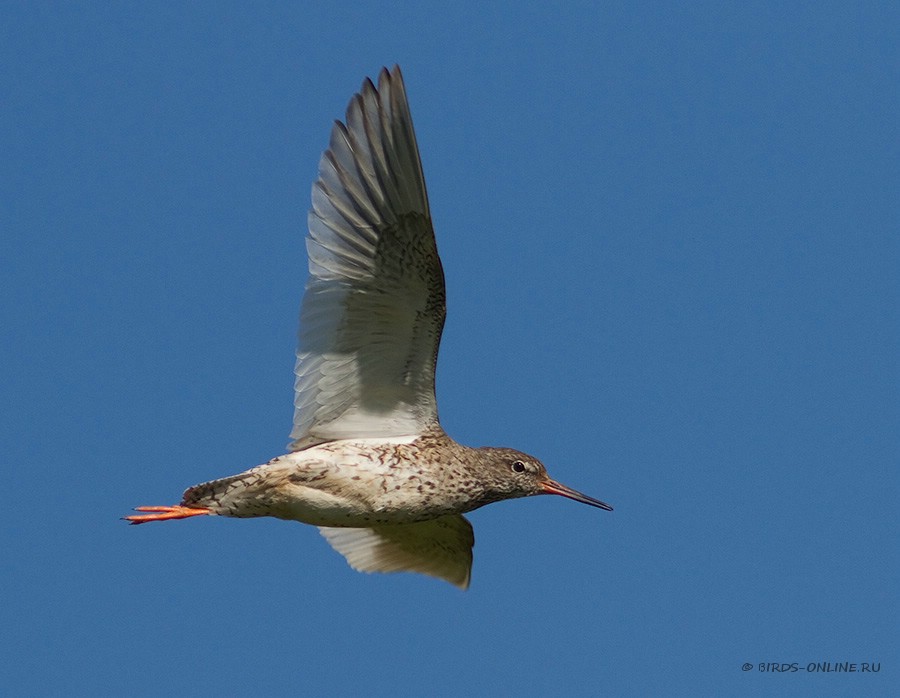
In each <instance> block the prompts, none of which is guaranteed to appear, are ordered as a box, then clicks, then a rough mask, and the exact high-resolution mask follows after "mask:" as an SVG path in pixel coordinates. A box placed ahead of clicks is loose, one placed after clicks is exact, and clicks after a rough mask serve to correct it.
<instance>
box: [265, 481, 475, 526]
mask: <svg viewBox="0 0 900 698" xmlns="http://www.w3.org/2000/svg"><path fill="white" fill-rule="evenodd" d="M461 505H462V503H457V502H455V501H452V500H450V501H440V502H438V501H436V498H435V497H433V496H431V495H429V494H427V493H425V492H419V491H417V490H413V491H410V492H400V491H397V490H393V491H392V490H387V491H383V490H382V491H376V492H373V491H372V490H371V489H368V490H367V489H362V488H360V490H359V491H354V490H352V489H347V488H345V491H344V492H341V493H335V492H329V491H325V490H322V489H318V488H314V487H309V486H305V485H300V484H289V485H285V486H282V487H281V488H279V491H278V492H277V493H272V496H271V498H270V499H269V501H268V502H267V506H266V509H267V511H266V514H265V515H267V516H274V517H276V518H279V519H288V520H291V521H302V522H303V523H307V524H312V525H314V526H342V527H369V526H373V525H378V524H401V523H414V522H416V521H426V520H428V519H434V518H437V517H438V516H443V515H444V514H449V513H456V512H459V511H461ZM249 515H251V516H252V515H253V514H249Z"/></svg>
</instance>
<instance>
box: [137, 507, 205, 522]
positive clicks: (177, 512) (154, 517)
mask: <svg viewBox="0 0 900 698" xmlns="http://www.w3.org/2000/svg"><path fill="white" fill-rule="evenodd" d="M134 510H135V511H154V512H157V513H155V514H147V515H146V516H126V517H125V520H126V521H130V522H131V523H133V524H142V523H147V522H148V521H168V520H169V519H186V518H188V517H191V516H203V515H204V514H211V513H212V512H211V511H210V510H209V509H192V508H191V507H182V506H175V507H135V508H134Z"/></svg>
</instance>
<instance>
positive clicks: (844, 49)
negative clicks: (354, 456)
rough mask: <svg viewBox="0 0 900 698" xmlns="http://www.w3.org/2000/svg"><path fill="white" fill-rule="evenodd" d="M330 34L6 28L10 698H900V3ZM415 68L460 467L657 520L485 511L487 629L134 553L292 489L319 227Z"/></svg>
mask: <svg viewBox="0 0 900 698" xmlns="http://www.w3.org/2000/svg"><path fill="white" fill-rule="evenodd" d="M307 5H310V6H307ZM312 5H313V4H312V3H264V4H263V3H260V4H256V3H220V2H215V3H212V2H210V3H202V2H199V3H190V4H189V5H188V6H185V7H180V6H176V5H175V4H169V3H140V4H124V3H123V4H115V5H113V4H107V3H96V4H92V3H83V4H81V5H74V4H67V5H63V4H61V3H38V2H36V3H20V4H15V5H13V6H10V5H6V6H5V7H4V9H3V10H2V11H0V12H2V15H0V56H2V64H3V66H4V70H3V71H2V72H0V92H2V95H3V99H2V101H3V107H2V109H0V149H2V157H0V197H2V199H0V203H2V210H0V230H2V234H0V265H2V277H3V288H4V291H3V293H2V295H0V310H2V323H0V327H2V329H0V332H2V336H3V341H2V342H0V381H2V396H3V401H4V403H5V409H4V419H3V420H2V421H0V437H2V443H3V451H4V462H5V465H4V473H5V474H4V483H5V497H4V506H3V508H2V514H0V516H2V519H3V526H2V534H0V535H2V539H3V540H2V550H3V560H4V562H3V567H4V570H5V571H4V574H3V578H4V581H3V587H4V588H5V591H4V594H3V596H4V603H3V604H2V611H0V622H2V627H3V628H4V632H3V633H2V637H0V692H2V693H3V694H4V695H51V694H55V695H88V694H92V695H130V696H144V695H147V696H150V695H156V694H159V693H160V692H161V691H171V690H182V691H188V692H191V693H195V692H203V693H210V694H211V693H218V694H222V695H291V694H295V695H300V694H307V695H315V694H320V695H324V694H330V695H359V694H361V693H365V694H370V695H397V694H400V695H406V694H408V695H413V694H419V695H421V694H425V693H427V694H431V695H447V696H450V695H465V694H480V693H486V692H488V691H490V692H492V693H495V694H500V695H541V694H544V695H546V694H548V693H549V692H551V691H554V692H558V693H562V694H568V695H596V694H598V693H603V694H608V695H622V696H629V695H635V696H646V695H677V694H689V695H760V694H769V695H817V696H821V695H889V694H893V695H896V694H897V691H898V689H900V682H898V680H897V675H898V670H900V666H898V665H897V661H898V657H900V651H898V650H900V642H898V639H900V638H898V631H897V628H898V621H900V617H898V616H900V614H898V588H900V585H898V581H900V580H898V571H900V565H898V547H897V540H898V532H900V531H898V513H897V504H898V461H900V435H898V429H897V425H898V417H900V390H898V389H900V365H898V356H900V354H898V351H900V317H898V315H900V313H898V300H900V281H898V263H900V242H898V235H897V233H898V221H900V203H898V202H900V197H898V191H900V166H898V163H900V147H898V142H900V141H898V136H897V133H898V132H897V124H898V123H900V49H898V46H900V12H898V10H897V7H896V5H894V4H893V3H846V4H844V3H808V4H802V5H801V4H795V5H794V6H793V7H791V8H785V7H784V6H783V3H752V2H751V3H740V4H737V3H690V4H686V5H682V6H678V7H676V6H674V5H672V4H663V3H659V4H656V3H652V4H643V3H616V4H603V5H602V6H601V4H600V3H568V4H566V5H565V7H562V8H560V7H558V6H557V4H556V3H552V4H551V3H546V4H539V3H538V4H531V5H529V6H527V7H525V6H524V4H485V3H474V2H468V1H464V2H459V3H453V4H452V6H449V5H447V4H445V3H440V4H437V3H435V4H432V3H427V2H426V3H406V4H398V5H396V6H395V7H394V9H389V8H387V7H386V6H384V3H379V4H378V6H371V7H367V6H364V4H363V3H317V4H316V5H320V6H319V7H312ZM486 5H487V6H486ZM394 62H397V63H399V64H400V65H401V67H402V68H403V71H404V75H405V78H406V83H407V89H408V93H409V97H410V101H411V107H412V113H413V117H414V120H415V124H416V130H417V134H418V139H419V145H420V149H421V152H422V160H423V164H424V168H425V175H426V179H427V182H428V188H429V194H430V200H431V208H432V213H433V217H434V223H435V228H436V231H437V236H438V246H439V249H440V251H441V254H442V258H443V262H444V266H445V270H446V275H447V280H448V303H449V315H448V321H447V327H446V331H445V334H444V342H443V345H442V351H441V360H440V366H439V369H438V399H439V404H440V409H441V415H442V420H443V423H444V426H445V428H446V429H447V431H448V432H449V433H450V434H451V435H452V436H453V437H455V438H456V439H457V440H459V441H461V442H463V443H467V444H470V445H508V446H513V447H516V448H519V449H521V450H524V451H527V452H529V453H533V454H534V455H536V456H538V457H539V458H541V459H542V460H543V461H544V462H545V463H546V464H547V465H548V468H549V469H550V472H551V474H552V475H553V476H554V477H556V478H558V479H560V480H561V481H563V482H565V483H567V484H569V485H571V486H573V487H575V488H577V489H580V490H582V491H584V492H586V493H588V494H591V495H593V496H595V497H598V498H600V499H603V500H605V501H608V502H610V503H611V504H613V505H614V506H615V508H616V509H615V511H614V512H613V513H606V512H602V511H599V510H597V509H592V508H590V507H585V506H580V505H577V504H575V503H573V502H570V501H567V500H564V499H562V498H555V497H542V498H535V499H530V500H521V501H514V502H504V503H500V504H495V505H491V506H489V507H486V508H485V509H482V510H479V511H477V512H474V513H473V514H472V515H471V517H470V518H471V520H472V522H473V524H474V526H475V532H476V539H477V542H476V547H475V566H474V572H473V581H472V587H471V589H470V590H469V591H468V592H465V593H463V592H460V591H458V590H456V589H455V588H453V587H451V586H449V585H447V584H445V583H441V582H438V581H434V580H431V579H428V578H425V577H420V576H414V575H362V574H358V573H355V572H353V571H352V570H350V568H349V567H347V565H346V563H345V562H344V560H343V559H342V558H341V557H340V556H338V555H337V554H336V553H334V552H333V551H332V550H331V549H330V548H329V546H328V545H327V543H326V542H325V541H324V540H323V539H321V538H320V536H319V535H318V534H317V533H316V531H315V530H314V529H313V528H311V527H307V526H302V525H299V524H293V523H286V522H281V521H275V520H245V521H239V520H227V519H214V518H211V519H203V520H189V521H182V522H173V523H169V524H158V525H153V526H142V527H129V526H126V525H124V523H123V522H121V521H119V520H118V518H119V517H120V516H122V515H124V514H126V513H128V511H129V509H130V507H132V506H135V505H138V504H169V503H176V502H177V501H178V500H179V497H180V495H181V492H182V490H183V489H184V488H185V487H187V486H189V485H192V484H194V483H197V482H201V481H204V480H208V479H211V478H214V477H218V476H224V475H229V474H232V473H235V472H238V471H241V470H244V469H246V468H248V467H251V466H253V465H256V464H258V463H261V462H264V461H266V460H267V459H269V458H270V457H272V456H274V455H277V454H279V453H281V452H282V449H283V448H284V446H285V444H286V442H287V437H288V432H289V431H290V424H291V409H292V408H291V399H292V395H291V390H292V366H293V352H294V343H295V335H296V318H297V314H298V308H299V302H300V297H301V292H302V289H303V285H304V282H305V278H306V257H305V251H304V244H303V237H304V234H305V219H306V210H307V208H308V206H309V187H310V185H311V183H312V181H313V178H314V176H315V173H316V165H317V162H318V158H319V155H320V153H321V151H322V150H323V149H324V147H325V146H326V145H327V142H328V134H329V130H330V126H331V123H332V120H333V119H335V118H339V117H342V115H343V111H344V108H345V106H346V103H347V101H348V99H349V98H350V96H351V95H352V93H353V92H354V91H355V90H357V89H358V87H359V85H360V83H361V81H362V79H363V78H364V77H365V76H366V75H375V74H376V73H377V71H378V70H379V69H380V67H381V66H382V65H386V64H387V65H389V64H393V63H394ZM763 662H775V663H787V664H790V663H797V664H798V665H799V666H801V667H805V666H806V665H807V664H809V663H811V662H854V663H856V664H857V665H859V664H861V663H862V662H880V663H881V671H880V672H879V673H877V674H862V673H854V674H841V675H838V674H833V673H832V674H808V673H806V672H797V673H792V674H774V673H770V672H761V671H759V667H758V665H759V664H760V663H763ZM744 663H750V664H751V665H753V668H752V669H751V670H750V671H746V672H745V671H742V665H743V664H744Z"/></svg>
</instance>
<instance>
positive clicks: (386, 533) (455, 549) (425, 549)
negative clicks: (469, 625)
mask: <svg viewBox="0 0 900 698" xmlns="http://www.w3.org/2000/svg"><path fill="white" fill-rule="evenodd" d="M319 531H320V532H321V534H322V535H323V536H325V539H326V540H327V541H328V542H329V543H330V544H331V547H332V548H334V549H335V550H337V551H338V552H339V553H340V554H341V555H343V556H344V557H345V558H347V562H349V563H350V566H351V567H352V568H353V569H355V570H359V571H360V572H418V573H420V574H427V575H429V576H431V577H437V578H438V579H443V580H446V581H448V582H450V583H451V584H455V585H456V586H458V587H460V588H461V589H467V588H468V587H469V578H470V576H471V573H472V546H473V545H475V534H474V533H473V532H472V525H471V524H470V523H469V522H468V520H467V519H466V518H465V517H464V516H461V515H459V514H449V515H447V516H441V517H439V518H437V519H431V520H430V521H422V522H420V523H411V524H395V525H391V526H374V527H373V528H324V527H320V528H319Z"/></svg>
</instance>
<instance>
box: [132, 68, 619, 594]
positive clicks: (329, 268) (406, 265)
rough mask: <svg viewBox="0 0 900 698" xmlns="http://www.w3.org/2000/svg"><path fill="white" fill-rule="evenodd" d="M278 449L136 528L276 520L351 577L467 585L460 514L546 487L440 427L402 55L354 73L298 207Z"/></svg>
mask: <svg viewBox="0 0 900 698" xmlns="http://www.w3.org/2000/svg"><path fill="white" fill-rule="evenodd" d="M308 223H309V235H308V237H307V239H306V249H307V253H308V255H309V277H308V280H307V283H306V291H305V294H304V297H303V303H302V308H301V313H300V338H299V348H298V350H297V364H296V368H295V371H294V373H295V375H296V381H295V399H294V407H295V409H294V428H293V431H292V432H291V444H290V446H289V449H290V451H289V453H287V454H286V455H281V456H278V457H277V458H273V459H272V460H270V461H269V462H268V463H265V464H263V465H259V466H257V467H255V468H252V469H250V470H247V471H246V472H243V473H240V474H238V475H232V476H231V477H225V478H222V479H219V480H213V481H211V482H206V483H203V484H199V485H195V486H194V487H191V488H189V489H188V490H187V491H186V492H185V493H184V495H183V497H182V501H181V504H179V505H177V506H142V507H137V508H136V511H139V512H142V513H141V514H135V515H132V516H128V517H126V519H127V520H128V521H130V522H131V523H133V524H143V523H148V522H151V521H168V520H171V519H184V518H188V517H193V516H201V515H211V516H233V517H238V518H247V517H256V516H274V517H277V518H280V519H287V520H292V521H301V522H303V523H307V524H311V525H313V526H317V527H318V528H319V531H320V532H321V533H322V535H323V536H324V537H325V539H326V540H327V541H328V542H329V543H330V544H331V546H332V547H333V548H334V549H335V550H337V551H338V552H339V553H341V554H342V555H343V556H344V557H345V558H346V559H347V561H348V562H349V564H350V565H351V566H352V567H353V568H354V569H357V570H360V571H362V572H418V573H421V574H426V575H430V576H433V577H437V578H439V579H443V580H446V581H448V582H450V583H452V584H455V585H456V586H458V587H461V588H463V589H465V588H467V587H468V585H469V580H470V577H471V569H472V546H473V545H474V541H475V537H474V535H473V532H472V526H471V524H470V523H469V522H468V520H467V519H466V518H465V517H464V516H463V514H464V513H465V512H468V511H472V510H473V509H477V508H478V507H481V506H484V505H485V504H490V503H491V502H496V501H500V500H504V499H512V498H515V497H528V496H531V495H537V494H557V495H562V496H564V497H568V498H570V499H574V500H575V501H578V502H583V503H585V504H590V505H591V506H595V507H599V508H601V509H606V510H607V511H611V510H612V507H610V506H609V505H608V504H606V503H604V502H601V501H599V500H597V499H594V498H592V497H588V496H587V495H585V494H582V493H580V492H578V491H576V490H573V489H571V488H570V487H566V486H565V485H562V484H560V483H559V482H557V481H556V480H552V479H551V478H550V477H549V475H548V474H547V471H546V469H545V468H544V465H543V464H542V463H541V462H540V461H539V460H538V459H537V458H534V457H533V456H529V455H527V454H525V453H522V452H520V451H516V450H513V449H511V448H494V447H485V448H470V447H468V446H463V445H461V444H458V443H456V442H455V441H454V440H453V439H451V438H450V437H449V436H447V434H445V433H444V430H443V429H442V428H441V425H440V422H439V421H438V413H437V405H436V402H435V393H434V371H435V364H436V362H437V355H438V345H439V343H440V339H441V331H442V330H443V327H444V317H445V314H446V304H445V292H444V273H443V270H442V267H441V261H440V258H439V257H438V253H437V246H436V243H435V237H434V231H433V229H432V227H431V215H430V213H429V210H428V198H427V196H426V193H425V179H424V177H423V174H422V165H421V162H420V159H419V150H418V147H417V145H416V137H415V134H414V132H413V125H412V119H411V117H410V113H409V105H408V103H407V100H406V91H405V88H404V85H403V76H402V75H401V73H400V68H399V66H394V68H393V69H392V70H390V71H388V70H387V69H382V71H381V74H380V76H379V78H378V86H377V87H376V86H375V85H374V84H373V83H372V81H371V80H368V79H367V80H366V81H365V82H364V83H363V86H362V89H361V90H360V92H359V93H358V94H356V95H354V96H353V99H352V100H351V101H350V105H349V106H348V107H347V113H346V118H345V120H344V122H340V121H336V122H335V124H334V127H333V129H332V131H331V142H330V143H329V146H328V149H327V150H326V151H325V153H324V154H323V155H322V158H321V160H320V162H319V172H318V178H317V180H316V182H315V184H314V185H313V188H312V209H311V210H310V212H309V221H308Z"/></svg>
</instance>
